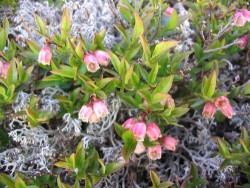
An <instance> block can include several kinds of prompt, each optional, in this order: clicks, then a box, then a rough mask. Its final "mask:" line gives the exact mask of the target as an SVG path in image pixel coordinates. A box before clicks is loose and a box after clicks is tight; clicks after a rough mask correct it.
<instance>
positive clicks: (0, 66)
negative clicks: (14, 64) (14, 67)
mask: <svg viewBox="0 0 250 188" xmlns="http://www.w3.org/2000/svg"><path fill="white" fill-rule="evenodd" d="M9 67H10V64H9V63H8V62H3V63H2V62H1V61H0V76H1V77H3V78H7V72H8V70H9Z"/></svg>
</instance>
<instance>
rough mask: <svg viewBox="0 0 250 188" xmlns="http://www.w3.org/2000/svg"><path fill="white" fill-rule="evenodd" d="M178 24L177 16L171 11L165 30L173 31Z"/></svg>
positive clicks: (174, 11)
mask: <svg viewBox="0 0 250 188" xmlns="http://www.w3.org/2000/svg"><path fill="white" fill-rule="evenodd" d="M177 24H178V14H177V11H176V10H173V12H172V14H171V17H170V19H169V21H168V23H167V29H168V30H172V29H174V28H175V27H176V26H177Z"/></svg>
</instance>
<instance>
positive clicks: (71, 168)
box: [54, 161, 74, 170]
mask: <svg viewBox="0 0 250 188" xmlns="http://www.w3.org/2000/svg"><path fill="white" fill-rule="evenodd" d="M54 165H55V166H57V167H61V168H66V169H69V170H74V168H73V167H72V165H71V164H69V163H68V162H64V161H59V162H56V163H55V164H54Z"/></svg>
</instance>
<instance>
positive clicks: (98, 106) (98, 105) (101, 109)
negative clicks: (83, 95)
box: [93, 100, 109, 119]
mask: <svg viewBox="0 0 250 188" xmlns="http://www.w3.org/2000/svg"><path fill="white" fill-rule="evenodd" d="M93 109H94V112H95V114H96V116H97V117H98V118H99V119H100V118H104V117H106V116H107V115H108V114H109V111H108V107H107V105H106V104H105V103H104V102H103V101H102V100H96V101H94V103H93Z"/></svg>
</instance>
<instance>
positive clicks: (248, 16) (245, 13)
mask: <svg viewBox="0 0 250 188" xmlns="http://www.w3.org/2000/svg"><path fill="white" fill-rule="evenodd" d="M240 12H241V13H242V15H243V16H244V18H245V20H246V21H247V22H250V11H249V10H247V9H245V8H244V9H241V10H240Z"/></svg>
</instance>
